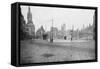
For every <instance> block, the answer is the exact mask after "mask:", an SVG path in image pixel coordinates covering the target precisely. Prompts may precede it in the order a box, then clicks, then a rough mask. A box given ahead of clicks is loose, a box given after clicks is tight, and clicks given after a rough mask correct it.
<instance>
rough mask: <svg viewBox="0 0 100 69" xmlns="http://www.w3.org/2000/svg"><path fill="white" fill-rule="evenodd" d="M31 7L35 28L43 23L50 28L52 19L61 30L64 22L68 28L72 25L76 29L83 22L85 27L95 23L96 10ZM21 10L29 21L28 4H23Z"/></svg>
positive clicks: (80, 26) (47, 28) (46, 27)
mask: <svg viewBox="0 0 100 69" xmlns="http://www.w3.org/2000/svg"><path fill="white" fill-rule="evenodd" d="M30 9H31V13H32V21H33V24H34V25H35V30H37V29H38V28H39V27H40V26H42V25H43V27H44V28H45V29H46V31H48V30H50V27H51V26H52V19H53V26H54V27H57V28H58V29H59V30H60V29H61V25H62V24H66V30H67V29H71V28H72V25H73V26H74V29H81V28H82V27H83V24H84V27H86V26H88V25H89V24H93V15H94V10H86V9H71V8H57V7H52V8H51V7H39V6H30ZM21 12H22V14H23V16H24V18H25V21H26V23H27V12H28V6H21Z"/></svg>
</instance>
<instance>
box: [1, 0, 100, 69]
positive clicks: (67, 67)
mask: <svg viewBox="0 0 100 69" xmlns="http://www.w3.org/2000/svg"><path fill="white" fill-rule="evenodd" d="M16 1H20V2H21V1H26V2H35V3H50V4H64V5H81V6H97V7H98V11H100V0H1V2H0V69H17V68H16V67H14V66H11V65H10V58H11V57H10V55H11V54H10V51H11V41H10V40H11V34H10V33H11V6H10V4H11V3H13V2H16ZM99 18H100V15H99V13H98V19H99ZM98 26H100V24H99V20H98ZM98 29H100V27H99V28H98ZM98 35H100V31H99V32H98ZM98 41H100V36H98ZM98 46H99V45H98ZM98 49H99V50H98V52H100V47H98ZM99 57H100V55H99ZM99 62H100V59H99ZM99 62H96V63H80V64H79V63H78V64H63V65H47V66H35V67H34V66H31V67H20V68H19V69H33V68H34V69H99V67H100V66H99Z"/></svg>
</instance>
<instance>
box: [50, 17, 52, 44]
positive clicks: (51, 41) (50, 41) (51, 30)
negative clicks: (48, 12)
mask: <svg viewBox="0 0 100 69" xmlns="http://www.w3.org/2000/svg"><path fill="white" fill-rule="evenodd" d="M51 33H52V35H51V38H50V42H52V43H53V19H52V30H51Z"/></svg>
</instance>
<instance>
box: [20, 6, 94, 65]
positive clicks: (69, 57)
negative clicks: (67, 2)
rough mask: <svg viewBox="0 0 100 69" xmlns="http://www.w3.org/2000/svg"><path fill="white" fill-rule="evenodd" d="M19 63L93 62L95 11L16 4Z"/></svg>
mask: <svg viewBox="0 0 100 69" xmlns="http://www.w3.org/2000/svg"><path fill="white" fill-rule="evenodd" d="M19 13H20V63H21V64H28V63H48V62H65V61H66V62H67V61H68V62H69V61H81V60H82V61H84V60H95V59H96V57H95V56H96V51H95V50H96V49H95V48H96V44H95V39H96V37H95V35H96V33H95V24H96V23H95V22H96V21H95V10H94V9H80V8H61V7H44V6H32V5H31V6H30V5H20V12H19Z"/></svg>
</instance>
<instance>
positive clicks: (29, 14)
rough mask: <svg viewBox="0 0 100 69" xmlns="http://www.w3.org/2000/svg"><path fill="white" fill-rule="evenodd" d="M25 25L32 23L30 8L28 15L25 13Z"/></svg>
mask: <svg viewBox="0 0 100 69" xmlns="http://www.w3.org/2000/svg"><path fill="white" fill-rule="evenodd" d="M27 23H28V24H29V23H33V21H32V13H31V10H30V7H28V13H27Z"/></svg>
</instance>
